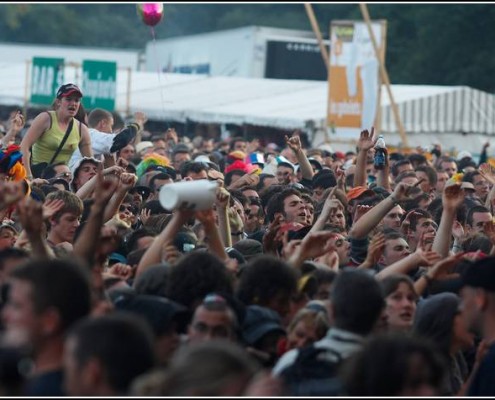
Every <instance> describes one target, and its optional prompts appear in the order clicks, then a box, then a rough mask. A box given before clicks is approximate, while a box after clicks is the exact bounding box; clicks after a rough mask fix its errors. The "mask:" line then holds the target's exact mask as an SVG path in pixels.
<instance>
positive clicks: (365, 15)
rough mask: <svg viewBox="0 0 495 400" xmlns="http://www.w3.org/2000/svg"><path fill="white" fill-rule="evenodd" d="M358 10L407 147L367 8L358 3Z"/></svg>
mask: <svg viewBox="0 0 495 400" xmlns="http://www.w3.org/2000/svg"><path fill="white" fill-rule="evenodd" d="M359 8H360V9H361V14H362V15H363V18H364V21H365V22H366V26H367V28H368V32H369V35H370V39H371V43H372V44H373V49H374V50H375V56H376V59H377V60H378V65H379V66H380V74H381V77H382V79H383V82H384V83H385V87H386V88H387V92H388V96H389V98H390V104H391V106H392V112H393V114H394V118H395V123H396V124H397V127H398V129H399V134H400V137H401V139H402V142H403V143H404V146H406V147H408V146H409V144H408V140H407V135H406V132H405V130H404V126H403V125H402V121H401V119H400V115H399V109H398V108H397V104H396V103H395V100H394V96H393V94H392V89H391V87H390V80H389V78H388V73H387V70H386V69H385V66H384V65H383V62H382V59H381V57H380V51H379V49H378V45H377V43H376V38H375V34H374V33H373V29H372V27H371V21H370V15H369V13H368V7H367V6H366V3H359Z"/></svg>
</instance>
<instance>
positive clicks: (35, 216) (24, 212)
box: [17, 198, 43, 236]
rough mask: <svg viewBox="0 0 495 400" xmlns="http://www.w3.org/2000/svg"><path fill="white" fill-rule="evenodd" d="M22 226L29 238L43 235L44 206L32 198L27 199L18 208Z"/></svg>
mask: <svg viewBox="0 0 495 400" xmlns="http://www.w3.org/2000/svg"><path fill="white" fill-rule="evenodd" d="M17 212H18V214H19V219H20V221H21V225H22V227H23V228H24V230H25V231H26V234H27V235H28V236H31V235H41V234H42V232H43V208H42V205H41V204H40V203H39V202H37V201H35V200H33V199H30V198H26V199H25V200H23V201H22V202H20V203H19V205H18V207H17Z"/></svg>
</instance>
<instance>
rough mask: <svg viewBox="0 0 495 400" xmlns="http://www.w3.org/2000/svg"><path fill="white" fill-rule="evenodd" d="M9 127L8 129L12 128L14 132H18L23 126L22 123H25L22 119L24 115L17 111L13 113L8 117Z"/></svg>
mask: <svg viewBox="0 0 495 400" xmlns="http://www.w3.org/2000/svg"><path fill="white" fill-rule="evenodd" d="M9 122H10V127H9V130H13V131H15V132H20V131H21V129H22V128H24V125H25V123H26V121H25V119H24V115H22V112H20V111H17V112H15V113H13V114H12V115H11V117H10V120H9Z"/></svg>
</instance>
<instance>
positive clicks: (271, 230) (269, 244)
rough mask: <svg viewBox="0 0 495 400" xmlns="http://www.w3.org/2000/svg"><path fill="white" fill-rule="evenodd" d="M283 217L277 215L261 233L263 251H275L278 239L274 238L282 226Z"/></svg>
mask: <svg viewBox="0 0 495 400" xmlns="http://www.w3.org/2000/svg"><path fill="white" fill-rule="evenodd" d="M282 222H283V217H282V216H281V215H277V216H276V217H275V219H274V220H273V221H272V222H270V224H269V225H268V228H267V230H266V233H265V234H264V235H263V252H265V253H277V247H278V244H279V243H280V240H278V241H277V240H276V237H277V234H278V231H279V229H280V227H281V226H282Z"/></svg>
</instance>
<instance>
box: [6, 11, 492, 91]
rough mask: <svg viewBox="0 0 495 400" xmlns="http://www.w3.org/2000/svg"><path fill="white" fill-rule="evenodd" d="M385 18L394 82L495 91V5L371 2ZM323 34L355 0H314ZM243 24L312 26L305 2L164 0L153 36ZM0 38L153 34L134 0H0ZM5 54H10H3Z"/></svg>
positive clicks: (125, 44) (68, 40)
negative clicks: (185, 0) (345, 0)
mask: <svg viewBox="0 0 495 400" xmlns="http://www.w3.org/2000/svg"><path fill="white" fill-rule="evenodd" d="M368 8H369V12H370V16H371V18H372V19H385V20H387V51H386V65H387V69H388V72H389V76H390V80H391V82H392V83H394V84H428V85H467V86H471V87H474V88H477V89H481V90H485V91H488V92H495V80H494V79H493V78H492V73H493V71H494V69H495V68H494V67H495V56H494V52H493V50H492V47H491V46H492V45H493V43H495V40H494V39H495V25H494V24H493V21H495V6H494V5H493V4H469V3H468V4H370V5H369V6H368ZM313 9H314V12H315V14H316V17H317V19H318V23H319V26H320V29H321V31H322V34H323V35H324V37H328V36H329V26H330V21H331V20H341V19H350V20H361V19H362V16H361V13H360V10H359V6H358V4H322V3H315V4H313ZM249 25H259V26H268V27H278V28H287V29H300V30H311V25H310V23H309V20H308V18H307V15H306V12H305V10H304V4H303V3H299V4H295V3H285V4H284V3H273V4H267V3H262V4H237V3H219V4H200V3H197V4H178V3H175V4H168V3H164V18H163V20H162V21H161V22H160V23H159V24H158V25H157V26H156V27H155V28H154V30H155V37H156V39H157V40H160V39H166V38H172V37H176V36H183V35H191V34H199V33H204V32H212V31H217V30H223V29H232V28H238V27H243V26H249ZM0 32H1V34H0V38H1V39H0V40H1V41H3V42H11V43H12V42H14V43H32V44H45V45H57V44H58V45H70V46H85V47H112V48H121V49H143V48H144V47H145V45H146V43H148V42H150V41H151V40H152V38H153V36H152V32H151V28H150V27H148V26H146V25H145V24H144V23H143V22H142V21H141V20H140V18H139V17H138V15H137V12H136V5H135V4H110V3H108V4H103V3H102V4H98V3H87V4H62V3H58V4H53V3H52V4H43V3H38V4H31V3H24V4H0ZM5 61H8V58H5Z"/></svg>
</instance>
